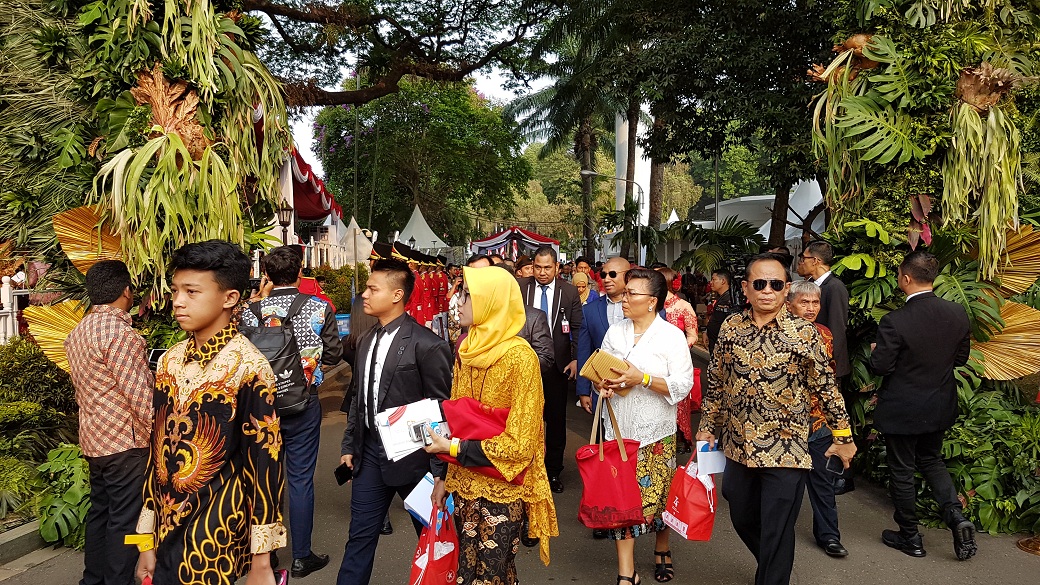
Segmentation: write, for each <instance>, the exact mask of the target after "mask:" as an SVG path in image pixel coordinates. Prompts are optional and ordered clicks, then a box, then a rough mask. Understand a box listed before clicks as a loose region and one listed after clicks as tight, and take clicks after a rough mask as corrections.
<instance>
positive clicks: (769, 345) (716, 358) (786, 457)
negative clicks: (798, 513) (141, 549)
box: [700, 308, 851, 469]
mask: <svg viewBox="0 0 1040 585" xmlns="http://www.w3.org/2000/svg"><path fill="white" fill-rule="evenodd" d="M707 382H708V387H707V394H706V395H705V398H704V403H703V406H702V407H701V408H702V414H701V423H700V430H701V431H703V432H709V433H712V434H714V435H715V436H716V438H717V439H718V440H719V441H720V443H721V445H722V449H723V451H724V452H725V453H726V457H728V458H730V459H732V460H734V461H736V462H738V463H741V464H743V465H745V466H747V467H792V468H800V469H811V468H812V459H811V458H810V456H809V443H808V439H809V428H810V396H811V395H812V394H816V395H817V397H818V398H819V401H820V407H821V409H822V411H823V414H824V416H825V417H826V419H827V425H828V426H829V427H830V428H832V429H835V430H837V429H847V428H849V419H848V415H847V413H846V411H845V401H844V400H843V399H842V397H841V393H840V392H839V391H838V387H837V385H836V383H835V377H834V369H833V368H832V367H831V365H830V357H829V356H828V355H827V350H826V346H825V344H824V342H823V339H822V338H821V337H820V332H819V330H817V328H816V327H815V326H814V325H813V324H812V323H810V322H808V321H806V320H805V319H800V318H798V317H794V316H792V315H791V314H790V313H789V312H788V311H787V309H786V308H785V309H782V310H781V311H780V313H778V314H777V316H776V317H775V318H774V319H773V320H772V321H770V322H769V323H766V324H765V326H763V327H761V328H760V327H758V326H757V325H755V323H754V321H753V320H752V315H751V311H750V310H746V311H744V312H742V313H736V314H734V315H732V316H730V317H729V318H728V319H726V322H725V323H723V325H722V330H721V331H720V332H719V338H718V341H717V342H716V344H715V350H714V352H713V354H712V363H711V365H710V366H709V367H708V376H707ZM850 440H851V437H848V438H837V437H836V438H835V441H837V442H845V441H850Z"/></svg>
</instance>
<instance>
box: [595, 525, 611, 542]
mask: <svg viewBox="0 0 1040 585" xmlns="http://www.w3.org/2000/svg"><path fill="white" fill-rule="evenodd" d="M608 536H610V532H608V531H606V530H603V529H600V528H593V529H592V538H595V539H596V540H603V539H604V538H607V537H608Z"/></svg>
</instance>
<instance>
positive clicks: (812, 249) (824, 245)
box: [805, 240, 834, 266]
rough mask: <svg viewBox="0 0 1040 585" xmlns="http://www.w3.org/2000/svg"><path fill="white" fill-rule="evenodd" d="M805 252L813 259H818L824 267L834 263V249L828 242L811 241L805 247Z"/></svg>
mask: <svg viewBox="0 0 1040 585" xmlns="http://www.w3.org/2000/svg"><path fill="white" fill-rule="evenodd" d="M805 251H806V252H808V253H809V254H811V255H812V257H813V258H819V259H820V262H822V263H823V264H824V265H826V266H830V265H831V264H832V263H833V262H834V248H833V247H832V246H831V244H830V242H825V241H823V240H813V241H811V242H809V243H808V244H806V245H805Z"/></svg>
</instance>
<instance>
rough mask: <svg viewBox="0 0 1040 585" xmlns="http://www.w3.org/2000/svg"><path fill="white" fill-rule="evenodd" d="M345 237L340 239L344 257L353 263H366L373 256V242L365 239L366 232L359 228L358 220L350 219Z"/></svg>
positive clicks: (345, 230)
mask: <svg viewBox="0 0 1040 585" xmlns="http://www.w3.org/2000/svg"><path fill="white" fill-rule="evenodd" d="M342 232H343V235H342V236H341V237H340V238H339V245H340V246H341V247H342V248H343V256H344V257H345V258H349V259H351V261H352V262H364V261H365V260H367V259H368V257H369V255H370V254H372V242H371V241H370V240H369V239H368V238H367V237H365V232H364V231H363V230H362V229H361V227H360V226H358V223H357V220H356V219H354V218H353V217H351V218H350V223H349V224H347V227H346V229H344V230H342Z"/></svg>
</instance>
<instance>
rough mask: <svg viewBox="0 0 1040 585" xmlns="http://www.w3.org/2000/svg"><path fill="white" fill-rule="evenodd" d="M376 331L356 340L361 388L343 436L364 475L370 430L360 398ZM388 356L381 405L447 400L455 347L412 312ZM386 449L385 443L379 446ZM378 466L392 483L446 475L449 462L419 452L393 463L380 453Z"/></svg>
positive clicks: (382, 407) (381, 383)
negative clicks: (364, 456) (430, 472)
mask: <svg viewBox="0 0 1040 585" xmlns="http://www.w3.org/2000/svg"><path fill="white" fill-rule="evenodd" d="M374 331H375V329H373V330H372V331H369V332H368V333H366V334H365V336H364V337H363V338H362V339H361V342H360V343H359V344H358V351H357V358H356V359H355V361H354V364H353V368H354V370H353V371H354V374H353V375H354V376H356V377H357V379H358V384H359V385H358V391H357V392H355V393H354V397H353V399H352V400H351V401H350V414H349V415H348V416H347V429H346V431H345V432H344V434H343V446H342V447H343V448H342V453H343V454H344V455H354V474H355V475H357V474H358V473H361V472H362V470H361V459H362V457H361V454H362V453H363V452H364V445H365V439H366V435H367V433H368V432H369V429H368V427H367V426H366V425H365V421H364V420H362V418H361V417H363V416H364V412H365V410H364V406H363V405H362V404H361V400H363V399H364V396H365V390H366V387H365V384H366V383H367V379H368V372H367V371H365V362H366V360H367V359H368V352H369V350H370V349H371V347H372V336H373V335H374V334H375V333H374ZM392 343H393V345H392V346H391V347H390V351H389V352H388V353H387V354H386V361H385V362H384V363H383V372H382V374H381V377H380V379H379V409H378V410H377V412H381V411H383V410H386V409H388V408H394V407H396V406H404V405H405V404H409V403H412V402H416V401H418V400H422V399H424V398H434V399H436V400H447V399H449V398H450V397H451V346H450V345H448V342H446V341H444V340H443V339H441V338H440V337H438V336H437V335H436V334H434V333H433V332H432V331H430V330H429V329H427V328H425V327H423V326H422V325H419V324H418V323H417V322H416V321H415V319H413V318H412V317H411V316H408V315H405V316H404V317H403V321H402V323H401V328H400V330H398V332H397V335H395V336H394V339H393V341H392ZM380 450H382V447H380ZM381 454H382V458H381V462H380V469H381V470H382V474H383V483H385V484H386V485H389V486H401V485H409V484H413V483H416V482H418V481H419V480H420V479H422V476H424V475H426V472H427V471H432V472H433V474H434V476H438V477H441V476H443V474H442V472H443V471H444V466H445V463H444V462H443V461H441V460H439V459H437V458H436V457H433V456H431V455H428V454H427V453H426V452H425V451H422V450H420V451H417V452H415V453H412V454H411V455H409V456H407V457H405V458H404V459H402V460H400V461H397V462H391V461H390V460H389V459H387V458H386V454H385V453H381Z"/></svg>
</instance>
